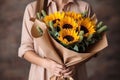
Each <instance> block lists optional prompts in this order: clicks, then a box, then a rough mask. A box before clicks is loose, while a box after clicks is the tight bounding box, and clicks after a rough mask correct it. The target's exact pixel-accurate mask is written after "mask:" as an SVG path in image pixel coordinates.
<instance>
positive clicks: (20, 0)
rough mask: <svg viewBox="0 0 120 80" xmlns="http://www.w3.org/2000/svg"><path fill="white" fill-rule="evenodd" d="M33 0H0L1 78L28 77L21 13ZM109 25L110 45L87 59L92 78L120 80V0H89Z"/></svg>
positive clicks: (89, 74)
mask: <svg viewBox="0 0 120 80" xmlns="http://www.w3.org/2000/svg"><path fill="white" fill-rule="evenodd" d="M31 1H33V0H0V80H27V77H28V73H29V66H30V64H29V63H28V62H27V61H25V60H22V59H20V58H18V56H17V51H18V47H19V44H20V37H21V25H22V17H23V12H24V9H25V6H26V5H27V4H28V3H29V2H31ZM87 1H88V2H89V3H90V4H91V5H92V7H93V9H94V11H95V13H96V14H97V17H98V19H99V20H102V21H104V23H105V24H106V25H108V26H109V31H108V32H107V37H108V42H109V47H107V48H106V49H104V50H103V51H101V53H102V54H101V55H99V56H98V57H97V58H93V59H92V60H90V61H89V62H88V63H87V70H88V77H89V80H120V62H119V61H120V46H119V45H120V42H119V41H120V37H119V36H120V26H119V24H120V9H119V7H120V0H87Z"/></svg>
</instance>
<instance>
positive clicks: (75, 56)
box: [31, 11, 107, 80]
mask: <svg viewBox="0 0 120 80" xmlns="http://www.w3.org/2000/svg"><path fill="white" fill-rule="evenodd" d="M86 13H87V12H85V13H75V12H55V13H53V14H50V15H46V13H45V11H42V16H40V14H39V13H38V14H37V17H38V18H37V19H35V21H34V25H33V27H32V29H31V33H32V35H33V36H34V37H35V38H38V37H39V38H42V40H43V42H42V43H44V44H43V46H44V45H49V48H47V47H41V48H42V49H43V52H44V53H47V52H46V51H45V50H44V48H45V49H46V50H48V52H49V51H53V52H51V53H49V54H46V57H48V58H50V59H53V60H55V61H56V62H58V63H60V64H64V65H66V66H67V67H68V66H72V65H75V64H77V63H80V62H83V61H86V60H88V59H89V58H91V57H93V56H94V55H95V54H96V53H97V52H99V51H101V50H102V49H104V48H105V47H106V46H107V40H106V35H105V31H106V30H107V26H106V25H104V24H103V22H99V23H96V22H95V21H94V20H92V19H91V18H90V17H86ZM40 36H41V37H40ZM55 77H56V76H53V77H51V80H56V78H55ZM61 78H63V77H59V78H57V79H58V80H59V79H60V80H61ZM63 79H64V78H63ZM69 79H71V78H70V77H69V78H68V80H69Z"/></svg>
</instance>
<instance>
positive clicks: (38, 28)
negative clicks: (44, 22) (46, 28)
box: [36, 26, 43, 36]
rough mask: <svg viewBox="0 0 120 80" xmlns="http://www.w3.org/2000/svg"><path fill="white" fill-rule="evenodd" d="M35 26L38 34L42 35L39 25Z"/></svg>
mask: <svg viewBox="0 0 120 80" xmlns="http://www.w3.org/2000/svg"><path fill="white" fill-rule="evenodd" d="M36 28H37V30H38V32H39V34H40V36H42V35H43V30H42V29H41V28H40V27H39V26H37V27H36Z"/></svg>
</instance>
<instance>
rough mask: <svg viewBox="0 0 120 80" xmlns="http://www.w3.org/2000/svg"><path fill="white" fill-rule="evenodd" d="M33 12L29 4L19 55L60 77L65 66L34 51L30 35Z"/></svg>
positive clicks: (24, 19) (24, 18) (25, 15)
mask: <svg viewBox="0 0 120 80" xmlns="http://www.w3.org/2000/svg"><path fill="white" fill-rule="evenodd" d="M33 12H34V10H33V8H31V4H29V5H28V6H27V7H26V9H25V13H24V17H23V25H22V37H21V45H20V48H19V53H18V55H19V57H22V58H24V59H25V60H27V61H28V62H30V63H32V64H35V65H38V66H41V67H43V68H46V69H48V70H49V71H51V72H53V73H54V75H56V76H60V74H59V73H60V72H62V70H63V66H62V65H61V64H58V63H56V62H55V61H53V60H50V59H47V58H42V57H40V56H39V55H37V54H36V53H35V51H34V46H33V44H34V43H33V38H32V36H31V33H30V31H31V27H32V25H33V24H32V22H31V21H30V17H31V15H33Z"/></svg>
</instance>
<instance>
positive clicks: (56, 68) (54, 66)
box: [43, 58, 64, 76]
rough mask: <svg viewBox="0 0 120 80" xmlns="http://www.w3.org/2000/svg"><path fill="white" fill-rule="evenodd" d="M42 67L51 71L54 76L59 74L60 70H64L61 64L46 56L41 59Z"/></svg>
mask: <svg viewBox="0 0 120 80" xmlns="http://www.w3.org/2000/svg"><path fill="white" fill-rule="evenodd" d="M43 67H44V68H46V69H47V70H49V71H51V72H52V73H53V74H54V75H55V76H61V72H62V71H63V70H64V66H63V65H61V64H58V63H56V62H55V61H53V60H51V59H47V58H45V59H44V60H43Z"/></svg>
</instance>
